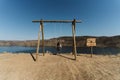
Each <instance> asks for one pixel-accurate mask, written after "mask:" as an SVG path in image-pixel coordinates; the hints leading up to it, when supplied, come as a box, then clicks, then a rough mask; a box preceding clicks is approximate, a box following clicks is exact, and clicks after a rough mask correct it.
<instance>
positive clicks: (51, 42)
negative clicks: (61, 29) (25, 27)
mask: <svg viewBox="0 0 120 80" xmlns="http://www.w3.org/2000/svg"><path fill="white" fill-rule="evenodd" d="M87 38H96V42H97V47H119V48H120V36H112V37H107V36H101V37H96V36H77V37H76V43H77V47H85V46H86V40H87ZM57 40H63V41H64V42H62V45H63V46H72V45H73V44H72V42H73V38H72V37H70V36H64V37H59V38H52V39H48V40H45V42H44V44H45V46H56V43H57ZM41 42H42V41H41ZM41 42H40V43H41ZM36 45H37V40H26V41H3V40H2V41H0V46H26V47H27V46H29V47H34V46H36Z"/></svg>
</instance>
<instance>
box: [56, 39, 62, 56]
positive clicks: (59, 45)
mask: <svg viewBox="0 0 120 80" xmlns="http://www.w3.org/2000/svg"><path fill="white" fill-rule="evenodd" d="M61 48H62V45H61V43H60V41H59V40H58V42H57V52H58V53H59V54H60V51H61Z"/></svg>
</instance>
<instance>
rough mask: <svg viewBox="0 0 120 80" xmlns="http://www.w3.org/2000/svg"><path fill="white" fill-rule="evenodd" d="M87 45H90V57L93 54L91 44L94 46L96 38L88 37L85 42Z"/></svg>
mask: <svg viewBox="0 0 120 80" xmlns="http://www.w3.org/2000/svg"><path fill="white" fill-rule="evenodd" d="M86 45H87V46H88V47H91V57H92V55H93V46H96V38H88V39H87V44H86Z"/></svg>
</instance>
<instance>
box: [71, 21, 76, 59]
mask: <svg viewBox="0 0 120 80" xmlns="http://www.w3.org/2000/svg"><path fill="white" fill-rule="evenodd" d="M75 23H76V20H75V19H74V20H73V22H72V34H73V54H74V56H75V60H76V56H77V51H76V38H75Z"/></svg>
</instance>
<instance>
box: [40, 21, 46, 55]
mask: <svg viewBox="0 0 120 80" xmlns="http://www.w3.org/2000/svg"><path fill="white" fill-rule="evenodd" d="M40 24H41V31H42V52H43V56H44V55H45V53H44V27H43V21H42V20H41V22H40Z"/></svg>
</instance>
